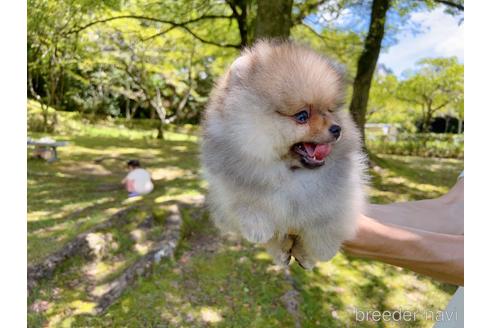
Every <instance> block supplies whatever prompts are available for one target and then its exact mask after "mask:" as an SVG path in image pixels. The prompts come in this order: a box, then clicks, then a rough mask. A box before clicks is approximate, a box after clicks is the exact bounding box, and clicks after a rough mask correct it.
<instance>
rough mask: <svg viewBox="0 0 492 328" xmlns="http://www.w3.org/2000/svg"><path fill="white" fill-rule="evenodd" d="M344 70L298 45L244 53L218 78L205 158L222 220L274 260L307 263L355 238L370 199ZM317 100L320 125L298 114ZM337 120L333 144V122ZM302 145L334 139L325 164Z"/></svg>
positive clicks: (266, 45) (263, 46) (261, 46)
mask: <svg viewBox="0 0 492 328" xmlns="http://www.w3.org/2000/svg"><path fill="white" fill-rule="evenodd" d="M344 89H345V85H344V78H343V73H342V72H341V71H340V67H339V66H338V65H336V64H334V63H333V62H331V61H329V60H328V59H326V58H324V57H323V56H321V55H319V54H317V53H315V52H314V51H312V50H310V49H308V48H306V47H302V46H299V45H296V44H295V43H291V42H273V41H262V42H259V43H256V44H255V45H254V46H253V47H252V48H250V49H247V50H245V51H243V53H242V55H241V56H240V57H239V58H238V59H236V61H235V62H234V63H233V64H232V66H231V67H230V69H229V70H228V72H227V73H226V74H225V76H224V77H223V78H222V79H221V80H220V81H219V82H218V83H217V85H216V87H215V89H214V90H213V92H212V94H211V96H210V102H209V105H208V107H207V109H206V113H205V118H204V120H203V124H202V126H203V143H202V164H203V168H204V174H205V178H206V179H207V180H208V182H209V204H210V207H211V211H212V216H213V218H214V221H215V223H216V225H217V226H218V227H219V228H220V229H221V230H223V231H227V232H237V233H240V234H242V235H243V236H244V237H245V238H246V239H247V240H249V241H251V242H255V243H263V244H265V246H266V247H267V249H268V251H269V252H270V254H271V255H272V256H273V257H274V259H275V261H276V262H277V263H287V262H288V261H289V259H290V256H291V255H292V256H294V257H295V258H296V259H297V260H298V262H299V263H300V264H301V265H302V266H304V267H307V268H310V267H312V266H313V265H314V263H315V261H317V260H328V259H330V258H331V257H333V256H334V255H335V254H336V252H337V251H338V249H339V247H340V245H341V242H342V241H343V240H345V239H347V238H349V237H351V236H352V234H353V233H354V230H355V220H356V217H357V215H358V214H359V213H360V212H361V210H362V207H363V205H364V202H365V197H364V181H365V175H364V169H365V168H364V164H363V163H364V162H365V161H364V157H363V155H362V152H361V144H360V136H359V134H358V130H357V129H356V128H355V125H354V123H353V121H352V119H351V118H350V116H349V114H348V113H347V111H346V110H344V109H342V105H343V101H344ZM306 106H310V107H309V108H313V111H315V112H316V113H317V115H318V116H317V117H318V118H319V119H318V121H315V120H314V117H313V119H312V120H313V122H310V123H309V124H297V123H296V122H295V121H294V120H293V119H291V118H292V115H293V114H295V113H296V112H298V111H299V110H300V109H302V108H305V107H306ZM330 124H338V125H340V126H341V127H342V136H341V138H340V139H339V140H338V141H337V142H334V139H333V136H331V135H330V133H329V132H328V129H327V128H325V127H328V126H329V125H330ZM299 142H319V143H321V142H331V144H332V151H331V153H330V154H329V155H328V157H327V158H326V162H325V164H324V165H323V166H321V167H318V168H315V169H309V168H305V167H303V166H302V164H300V161H299V158H298V157H296V155H295V154H293V153H292V146H293V145H294V144H296V143H299Z"/></svg>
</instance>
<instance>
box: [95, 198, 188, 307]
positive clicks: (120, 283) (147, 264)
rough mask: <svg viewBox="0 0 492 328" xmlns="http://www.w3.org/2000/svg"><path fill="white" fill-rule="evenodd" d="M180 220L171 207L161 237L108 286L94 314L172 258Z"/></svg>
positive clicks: (173, 207)
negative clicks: (162, 261) (166, 259)
mask: <svg viewBox="0 0 492 328" xmlns="http://www.w3.org/2000/svg"><path fill="white" fill-rule="evenodd" d="M181 224H182V218H181V214H180V211H179V207H178V206H177V205H172V206H171V207H170V209H169V215H168V217H167V219H166V223H165V229H164V231H165V232H164V233H163V235H162V237H161V238H160V239H159V240H158V241H157V242H156V243H155V246H154V247H152V249H151V250H150V251H149V252H148V253H147V254H145V255H144V256H142V257H141V258H140V259H138V260H137V261H136V262H135V263H133V264H132V265H131V266H130V267H128V268H127V269H126V270H125V271H124V272H123V274H122V275H121V276H119V277H118V278H117V279H115V280H114V281H113V282H111V283H110V284H109V289H108V291H107V292H106V293H104V294H103V295H102V296H101V297H100V298H99V300H98V302H97V303H98V304H97V306H96V307H95V310H94V311H95V313H96V314H100V313H102V312H104V311H105V310H106V309H107V308H108V307H109V306H110V305H111V304H113V303H114V302H115V301H116V300H117V299H118V298H119V297H120V296H121V294H123V292H124V291H125V290H126V289H127V288H128V287H129V286H130V285H131V284H133V283H134V282H135V281H136V280H137V278H138V277H140V276H145V275H147V274H148V273H149V272H150V271H151V269H152V267H153V265H154V264H155V263H159V262H160V261H161V260H162V259H164V258H170V257H173V256H174V252H175V250H176V247H177V245H178V242H179V238H180V232H181Z"/></svg>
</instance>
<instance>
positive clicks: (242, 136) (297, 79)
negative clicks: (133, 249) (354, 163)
mask: <svg viewBox="0 0 492 328" xmlns="http://www.w3.org/2000/svg"><path fill="white" fill-rule="evenodd" d="M225 81H226V82H225V83H226V84H227V85H228V86H227V88H226V89H227V91H226V93H227V95H226V96H225V101H226V103H227V104H226V106H225V107H226V108H227V109H226V111H227V112H228V113H227V114H226V115H227V117H228V118H229V122H228V124H229V128H230V129H231V130H232V131H234V132H233V133H232V134H233V139H235V140H234V144H235V145H237V147H238V148H239V150H240V152H241V153H244V154H247V155H248V156H253V157H255V158H256V159H257V160H259V161H261V162H263V163H267V164H268V163H269V162H272V161H276V162H278V161H279V160H280V161H283V162H284V163H286V165H287V166H288V167H289V168H291V169H298V168H307V169H314V168H317V167H320V166H323V165H324V164H325V162H326V161H327V160H329V159H330V154H331V153H332V151H333V149H334V148H335V147H337V141H339V140H340V139H341V138H343V135H344V125H345V121H346V120H347V118H346V115H342V114H341V113H340V108H341V106H342V104H343V100H344V82H343V74H342V73H341V72H340V71H339V69H338V68H337V67H336V66H335V65H334V64H332V63H331V62H329V61H328V60H327V59H326V58H323V57H322V56H320V55H318V54H316V53H315V52H313V51H311V50H309V49H306V48H303V47H299V46H297V45H294V44H290V43H282V44H272V43H258V44H256V45H255V47H253V48H252V49H251V50H249V51H247V52H246V53H244V54H243V55H242V56H241V57H240V58H238V59H237V60H236V61H235V62H234V63H233V65H232V66H231V69H230V71H229V74H228V76H227V78H226V80H225Z"/></svg>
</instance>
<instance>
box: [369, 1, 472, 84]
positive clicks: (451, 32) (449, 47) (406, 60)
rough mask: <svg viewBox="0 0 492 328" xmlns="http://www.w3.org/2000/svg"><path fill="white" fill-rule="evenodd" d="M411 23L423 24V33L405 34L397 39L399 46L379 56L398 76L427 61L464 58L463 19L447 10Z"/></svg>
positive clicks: (416, 16)
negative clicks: (439, 58)
mask: <svg viewBox="0 0 492 328" xmlns="http://www.w3.org/2000/svg"><path fill="white" fill-rule="evenodd" d="M410 20H412V21H413V22H415V23H418V24H420V33H418V34H416V35H413V34H412V33H410V32H402V33H399V34H398V35H397V39H398V43H396V44H395V45H393V46H391V47H389V49H388V50H387V51H386V52H382V53H381V54H380V56H379V61H378V63H382V64H384V65H385V66H387V67H389V68H390V69H391V70H392V71H393V72H394V73H395V74H396V75H397V76H400V75H401V73H402V72H404V71H405V70H407V69H413V68H415V64H416V63H417V62H418V61H419V60H420V59H422V58H426V57H451V56H456V57H458V59H459V61H460V62H461V63H463V58H464V25H465V23H464V22H463V23H461V25H458V23H459V19H458V18H456V17H453V16H451V15H449V14H446V13H444V10H443V8H436V9H435V10H433V11H431V12H418V13H413V14H411V16H410Z"/></svg>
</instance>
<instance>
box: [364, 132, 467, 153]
mask: <svg viewBox="0 0 492 328" xmlns="http://www.w3.org/2000/svg"><path fill="white" fill-rule="evenodd" d="M366 144H367V147H368V149H369V150H370V151H371V152H374V153H379V154H392V155H407V156H421V157H442V158H463V157H464V148H465V147H464V138H463V134H444V133H440V134H437V133H418V134H409V133H402V134H399V135H397V136H394V137H390V136H385V135H368V137H367V139H366Z"/></svg>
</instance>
